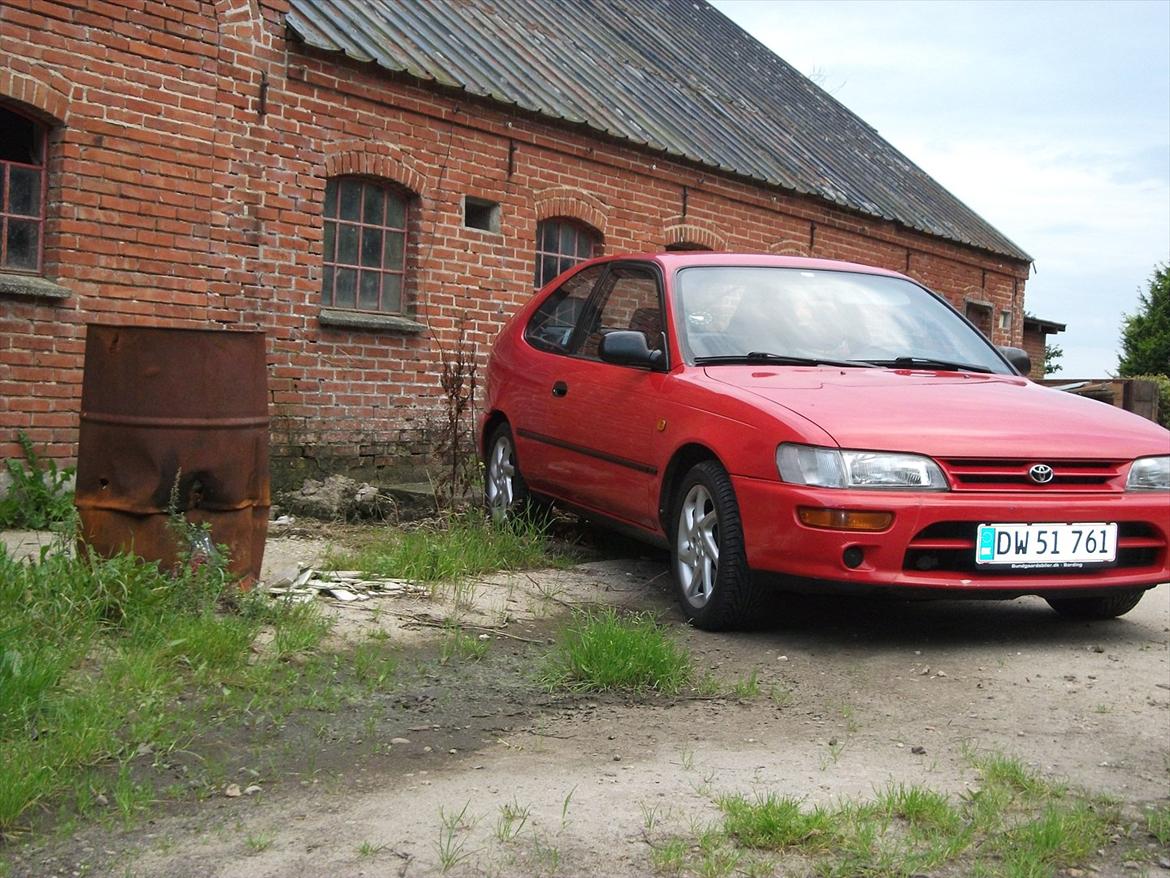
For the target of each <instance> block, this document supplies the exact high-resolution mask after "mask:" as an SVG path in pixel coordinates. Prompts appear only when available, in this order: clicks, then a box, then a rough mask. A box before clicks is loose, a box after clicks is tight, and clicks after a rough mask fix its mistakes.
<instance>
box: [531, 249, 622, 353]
mask: <svg viewBox="0 0 1170 878" xmlns="http://www.w3.org/2000/svg"><path fill="white" fill-rule="evenodd" d="M604 269H605V266H604V265H595V266H593V267H592V268H587V269H585V270H584V271H580V272H578V273H577V274H575V275H573V276H572V277H570V278H569V279H568V280H566V281H565V282H564V283H563V284H561V286H560V288H559V289H557V291H556V292H554V293H553V294H552V295H550V296H549V297H548V298H547V299H545V300H544V303H543V304H542V305H541V306H540V308H538V309H537V311H536V313H535V314H533V315H532V317H531V319H530V320H529V321H528V325H527V326H526V327H525V328H524V338H525V340H526V341H527V342H528V343H529V344H530V345H532V346H533V347H534V348H538V349H539V350H542V351H548V352H549V353H555V354H567V353H569V352H570V350H571V346H572V343H573V330H574V329H576V328H577V322H578V320H579V319H580V317H581V314H582V312H584V310H585V303H586V302H587V301H588V299H589V294H590V293H592V292H593V285H594V284H596V283H597V279H598V278H599V277H600V276H601V273H602V271H603V270H604Z"/></svg>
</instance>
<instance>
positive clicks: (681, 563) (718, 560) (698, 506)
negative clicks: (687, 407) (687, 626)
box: [671, 460, 761, 631]
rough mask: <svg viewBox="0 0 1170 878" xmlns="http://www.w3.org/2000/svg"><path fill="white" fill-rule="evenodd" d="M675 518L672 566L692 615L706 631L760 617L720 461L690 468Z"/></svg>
mask: <svg viewBox="0 0 1170 878" xmlns="http://www.w3.org/2000/svg"><path fill="white" fill-rule="evenodd" d="M671 520H672V522H673V532H672V535H671V567H672V568H673V570H674V578H675V584H676V586H677V588H678V599H679V604H680V605H681V606H682V611H683V614H684V615H685V616H686V617H687V619H689V620H690V621H691V622H692V623H693V624H694V625H695V627H697V628H702V629H704V630H706V631H721V630H724V629H728V628H740V627H744V626H746V625H747V624H748V623H750V622H752V621H755V620H756V619H757V618H758V616H759V611H760V605H761V600H760V590H759V588H757V587H756V586H754V585H753V583H752V574H751V570H749V569H748V565H747V551H746V549H745V547H744V539H743V525H742V523H741V521H740V517H739V504H738V503H736V500H735V490H734V488H733V487H732V485H731V479H730V477H729V476H728V475H727V471H726V470H725V469H723V467H722V466H720V465H719V463H718V462H716V461H714V460H706V461H703V462H702V463H699V464H696V465H695V466H694V467H692V468H691V470H690V471H689V472H688V473H687V475H686V477H685V478H684V479H683V481H682V484H680V485H679V487H678V490H677V491H676V492H675V500H674V505H673V507H672V512H671Z"/></svg>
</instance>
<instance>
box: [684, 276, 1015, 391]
mask: <svg viewBox="0 0 1170 878" xmlns="http://www.w3.org/2000/svg"><path fill="white" fill-rule="evenodd" d="M675 283H676V287H677V290H678V295H677V297H676V298H677V300H678V307H679V311H680V313H679V315H678V316H679V318H680V320H679V325H680V326H681V328H682V333H681V334H682V343H683V350H684V352H685V353H686V356H687V358H688V359H689V360H690V361H692V362H696V363H704V362H706V363H710V364H716V363H719V362H735V361H737V359H742V360H745V361H749V360H750V361H753V362H754V361H758V360H763V359H765V358H767V357H772V358H773V359H775V360H776V361H777V362H779V361H780V360H781V359H784V358H787V359H792V360H796V359H804V360H808V361H810V362H811V363H817V362H821V363H832V364H837V365H845V364H856V365H858V366H865V365H879V366H891V367H899V368H902V367H912V368H938V369H963V370H966V369H971V370H973V371H980V372H999V373H1004V374H1011V370H1010V368H1009V367H1008V366H1007V365H1005V364H1004V362H1003V360H1001V359H1000V357H999V355H998V354H997V353H996V351H995V349H994V348H993V347H992V346H991V345H990V344H989V343H988V341H987V340H986V339H985V338H984V337H983V336H982V335H980V334H979V333H978V332H977V331H976V330H974V329H972V328H971V327H970V326H969V325H967V323H965V322H964V321H963V319H962V318H961V317H959V316H958V314H956V313H955V312H954V311H952V310H951V309H950V308H949V307H948V306H947V305H945V304H944V303H943V302H942V301H941V300H939V299H938V298H936V297H935V296H934V295H932V294H931V293H929V292H928V291H926V290H924V289H923V288H922V287H920V286H918V285H917V284H914V283H911V282H910V281H907V280H903V279H901V278H896V277H885V276H882V275H872V274H855V273H852V272H846V271H823V270H809V269H800V268H761V267H746V266H741V267H736V266H695V267H693V268H685V269H682V270H681V271H679V273H678V275H677V276H676V281H675Z"/></svg>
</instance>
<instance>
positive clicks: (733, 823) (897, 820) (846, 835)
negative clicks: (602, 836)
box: [654, 754, 1158, 878]
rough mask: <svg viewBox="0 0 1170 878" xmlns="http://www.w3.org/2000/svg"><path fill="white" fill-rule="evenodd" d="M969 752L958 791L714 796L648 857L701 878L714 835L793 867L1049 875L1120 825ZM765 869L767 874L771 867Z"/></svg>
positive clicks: (1107, 813)
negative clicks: (973, 777)
mask: <svg viewBox="0 0 1170 878" xmlns="http://www.w3.org/2000/svg"><path fill="white" fill-rule="evenodd" d="M970 760H971V764H972V766H973V767H974V768H975V769H976V770H977V771H978V772H979V774H980V776H981V779H982V784H981V786H980V787H979V788H978V789H976V790H974V791H972V792H969V793H968V794H966V795H963V796H949V795H947V794H945V793H940V792H937V791H935V790H931V789H927V788H925V787H920V786H907V785H904V784H891V785H890V786H888V787H886V788H885V789H884V790H879V791H878V792H877V794H876V795H875V797H874V798H873V799H872V800H869V801H856V800H848V799H847V800H844V801H840V802H837V803H834V804H807V803H805V802H804V801H803V800H802V799H800V798H794V797H791V796H778V795H776V794H773V793H766V794H757V795H754V796H750V797H749V796H745V795H742V794H736V795H728V796H723V797H721V798H719V799H718V800H717V801H718V805H719V808H720V810H721V811H722V812H723V821H722V825H721V826H719V827H717V828H715V829H710V830H707V831H706V832H705V833H704V835H703V836H700V838H699V839H698V842H699V844H696V839H693V838H690V839H688V838H686V837H682V838H679V837H672V838H670V839H667V840H665V841H659V842H656V843H655V844H654V847H655V850H656V851H657V852H658V853H657V854H656V856H655V857H654V863H655V866H656V868H657V869H658V870H659V871H660V872H674V873H685V874H691V873H692V872H693V873H698V874H706V873H705V871H704V868H705V867H704V862H705V861H704V860H703V857H702V854H701V852H700V853H695V850H696V849H697V848H701V847H702V839H703V838H704V837H708V836H711V835H712V834H713V833H714V834H717V835H718V839H717V840H716V841H717V842H718V843H720V844H723V845H727V846H730V848H731V849H732V850H733V852H734V853H738V854H741V855H742V854H751V855H760V854H761V853H762V854H763V855H765V856H780V857H782V858H784V859H783V860H782V861H781V862H782V863H783V864H785V865H786V866H790V867H791V870H790V871H792V873H793V874H816V875H822V876H840V878H846V876H848V878H853V876H860V875H865V876H884V878H909V876H912V875H920V874H936V873H940V872H939V870H942V871H941V873H940V874H948V875H950V874H956V875H980V876H984V878H996V876H1002V878H1018V876H1028V878H1056V876H1058V875H1060V874H1062V873H1063V871H1065V870H1068V869H1070V868H1074V867H1076V866H1078V865H1084V864H1087V863H1089V862H1090V861H1091V860H1092V859H1093V858H1094V857H1095V856H1096V854H1097V851H1098V850H1100V849H1102V848H1104V847H1105V846H1107V845H1108V844H1109V843H1110V839H1111V838H1112V837H1113V836H1115V835H1118V834H1120V833H1122V832H1123V831H1124V830H1123V828H1122V818H1121V813H1120V810H1119V808H1118V807H1117V805H1116V804H1114V803H1112V802H1109V801H1107V800H1104V799H1100V798H1095V797H1092V796H1089V795H1087V794H1085V793H1081V792H1076V791H1073V790H1071V789H1069V788H1068V787H1067V786H1065V785H1063V784H1059V783H1054V782H1052V781H1050V780H1048V779H1046V778H1044V777H1041V776H1040V775H1039V774H1037V773H1036V772H1034V771H1032V770H1031V769H1029V768H1028V767H1027V766H1026V765H1024V764H1023V763H1022V762H1020V761H1019V760H1016V759H1012V758H1010V757H1006V756H1003V755H999V754H980V755H977V756H971V757H970ZM1147 818H1148V822H1149V827H1150V831H1151V834H1152V835H1154V836H1155V837H1158V836H1157V831H1156V827H1155V824H1157V823H1158V815H1157V814H1156V813H1155V812H1154V811H1147ZM708 840H709V839H708ZM680 842H681V843H680ZM713 843H714V842H713ZM761 862H763V861H761ZM766 868H767V874H773V868H772V866H771V865H767V866H766ZM781 871H782V872H783V874H788V872H789V870H787V869H782V870H781Z"/></svg>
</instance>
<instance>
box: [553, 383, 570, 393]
mask: <svg viewBox="0 0 1170 878" xmlns="http://www.w3.org/2000/svg"><path fill="white" fill-rule="evenodd" d="M568 392H569V385H568V384H566V383H565V382H564V381H558V382H557V383H556V384H554V385H553V388H552V395H553V396H564V395H565V394H566V393H568Z"/></svg>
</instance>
